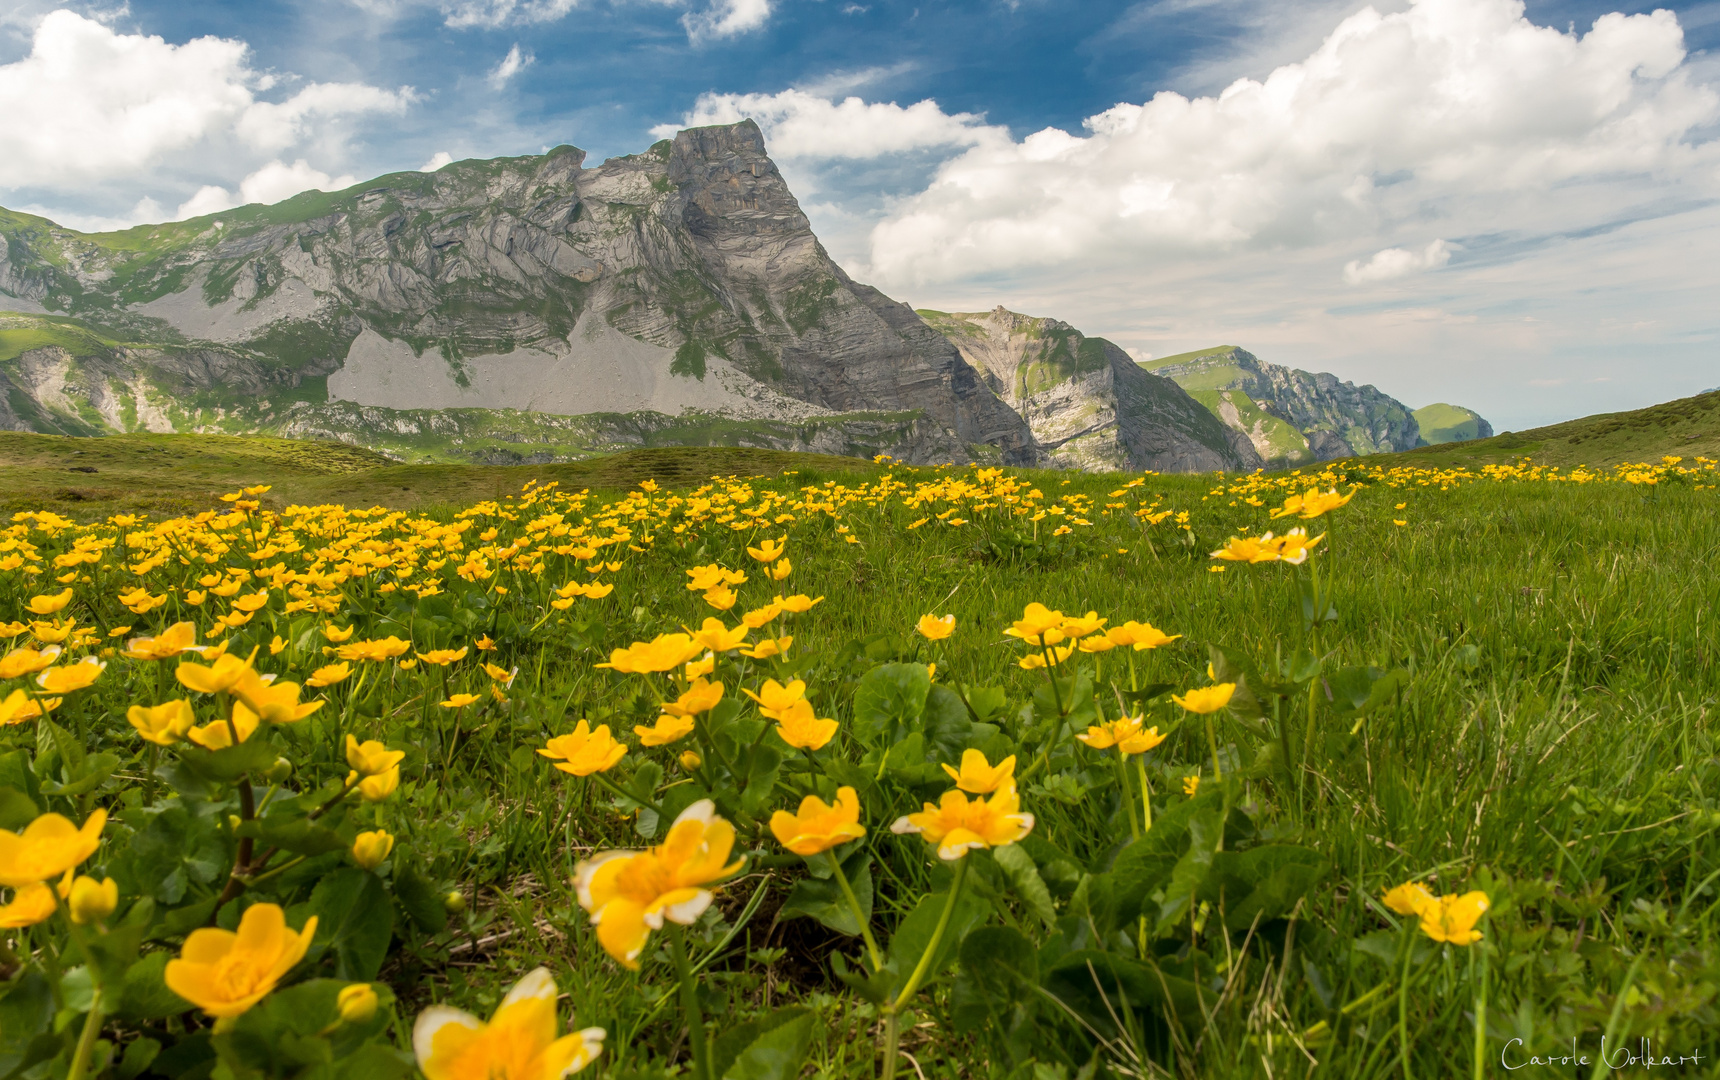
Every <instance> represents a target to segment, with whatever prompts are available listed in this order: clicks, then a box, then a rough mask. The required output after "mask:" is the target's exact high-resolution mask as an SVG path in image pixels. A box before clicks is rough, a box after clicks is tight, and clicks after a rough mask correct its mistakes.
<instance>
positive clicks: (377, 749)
mask: <svg viewBox="0 0 1720 1080" xmlns="http://www.w3.org/2000/svg"><path fill="white" fill-rule="evenodd" d="M405 759H406V751H404V750H390V749H389V748H388V747H386V746H384V745H383V744H382V743H380V742H378V741H377V740H375V739H366V740H365V741H364V742H359V741H358V739H356V738H355V737H353V736H351V735H348V736H347V737H346V763H347V764H348V765H351V766H352V768H353V771H354V772H356V773H358V774H359V775H361V776H379V775H381V774H382V773H385V772H387V771H388V770H389V769H392V768H394V767H395V766H397V765H399V764H400V763H401V762H402V761H404V760H405Z"/></svg>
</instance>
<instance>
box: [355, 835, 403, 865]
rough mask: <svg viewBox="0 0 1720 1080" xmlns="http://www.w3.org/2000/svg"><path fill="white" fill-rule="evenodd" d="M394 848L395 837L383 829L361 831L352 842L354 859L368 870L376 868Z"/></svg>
mask: <svg viewBox="0 0 1720 1080" xmlns="http://www.w3.org/2000/svg"><path fill="white" fill-rule="evenodd" d="M393 850H394V837H393V836H391V835H389V834H388V833H387V832H386V831H384V830H382V829H377V830H376V831H375V832H361V833H359V834H358V839H356V840H354V841H353V842H352V861H353V862H355V863H357V864H358V865H360V866H362V867H364V868H365V869H366V870H375V869H376V868H377V867H378V866H381V865H382V860H384V859H386V858H388V853H389V852H391V851H393Z"/></svg>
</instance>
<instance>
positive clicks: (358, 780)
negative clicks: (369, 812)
mask: <svg viewBox="0 0 1720 1080" xmlns="http://www.w3.org/2000/svg"><path fill="white" fill-rule="evenodd" d="M346 784H347V787H349V788H350V787H353V786H355V785H356V786H357V788H358V794H359V796H360V797H361V798H363V799H364V801H365V802H381V801H382V800H384V799H386V798H388V797H389V796H390V795H392V794H394V789H395V788H398V787H399V786H400V766H398V765H396V766H394V767H393V768H391V769H384V770H383V771H382V772H379V773H376V774H375V775H373V776H364V775H362V774H361V773H359V771H358V770H357V769H354V770H353V771H351V772H349V773H347V774H346Z"/></svg>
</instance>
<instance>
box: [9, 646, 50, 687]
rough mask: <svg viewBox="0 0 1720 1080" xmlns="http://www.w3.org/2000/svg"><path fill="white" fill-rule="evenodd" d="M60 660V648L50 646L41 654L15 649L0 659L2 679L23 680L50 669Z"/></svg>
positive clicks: (32, 650)
mask: <svg viewBox="0 0 1720 1080" xmlns="http://www.w3.org/2000/svg"><path fill="white" fill-rule="evenodd" d="M59 658H60V647H59V646H58V645H50V646H48V647H47V648H46V649H43V650H41V651H40V652H38V651H36V650H35V649H13V650H12V651H11V652H9V653H7V654H6V655H5V656H4V657H0V679H21V678H23V677H24V676H26V675H34V674H35V673H36V672H38V671H41V670H42V669H44V668H46V667H48V666H49V665H50V664H52V663H53V662H54V661H55V660H58V659H59Z"/></svg>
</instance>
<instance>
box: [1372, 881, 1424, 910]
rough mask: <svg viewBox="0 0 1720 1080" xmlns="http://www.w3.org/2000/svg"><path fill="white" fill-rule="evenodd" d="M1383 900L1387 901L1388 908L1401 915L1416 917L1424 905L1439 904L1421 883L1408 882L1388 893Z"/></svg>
mask: <svg viewBox="0 0 1720 1080" xmlns="http://www.w3.org/2000/svg"><path fill="white" fill-rule="evenodd" d="M1381 899H1383V900H1384V901H1385V905H1386V907H1389V908H1391V909H1392V910H1393V911H1395V912H1397V913H1398V914H1399V915H1414V914H1417V913H1418V912H1420V911H1421V909H1422V907H1423V906H1424V905H1426V904H1430V903H1437V898H1436V897H1435V896H1434V895H1433V894H1432V893H1430V892H1428V891H1427V889H1426V888H1425V887H1423V886H1422V884H1421V882H1419V881H1406V882H1404V883H1403V884H1402V885H1399V886H1398V887H1397V888H1395V889H1392V890H1390V891H1389V892H1387V893H1386V894H1385V896H1384V897H1382V898H1381Z"/></svg>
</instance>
